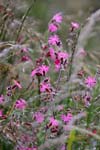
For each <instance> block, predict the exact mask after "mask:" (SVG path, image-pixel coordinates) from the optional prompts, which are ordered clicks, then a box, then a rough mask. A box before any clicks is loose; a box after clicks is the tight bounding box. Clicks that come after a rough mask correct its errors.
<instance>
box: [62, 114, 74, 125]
mask: <svg viewBox="0 0 100 150" xmlns="http://www.w3.org/2000/svg"><path fill="white" fill-rule="evenodd" d="M72 117H73V116H72V114H71V113H68V114H67V115H64V114H63V115H61V119H62V120H63V121H64V122H65V123H68V122H69V121H71V120H72Z"/></svg>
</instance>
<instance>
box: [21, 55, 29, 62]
mask: <svg viewBox="0 0 100 150" xmlns="http://www.w3.org/2000/svg"><path fill="white" fill-rule="evenodd" d="M29 60H30V58H29V56H22V58H21V61H22V62H25V61H29Z"/></svg>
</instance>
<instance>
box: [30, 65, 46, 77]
mask: <svg viewBox="0 0 100 150" xmlns="http://www.w3.org/2000/svg"><path fill="white" fill-rule="evenodd" d="M48 71H49V66H46V65H42V66H39V67H38V68H36V69H35V70H33V71H32V73H31V76H32V77H34V76H35V75H37V76H45V74H46V73H47V72H48Z"/></svg>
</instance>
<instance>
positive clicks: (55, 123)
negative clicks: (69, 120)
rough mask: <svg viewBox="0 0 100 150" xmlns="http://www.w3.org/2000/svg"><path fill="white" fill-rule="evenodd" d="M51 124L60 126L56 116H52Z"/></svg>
mask: <svg viewBox="0 0 100 150" xmlns="http://www.w3.org/2000/svg"><path fill="white" fill-rule="evenodd" d="M50 124H51V125H52V126H58V125H59V123H58V120H56V119H55V118H54V117H51V118H50Z"/></svg>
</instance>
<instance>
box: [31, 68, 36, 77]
mask: <svg viewBox="0 0 100 150" xmlns="http://www.w3.org/2000/svg"><path fill="white" fill-rule="evenodd" d="M36 73H37V69H34V70H33V71H32V72H31V77H34V76H35V75H36Z"/></svg>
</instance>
